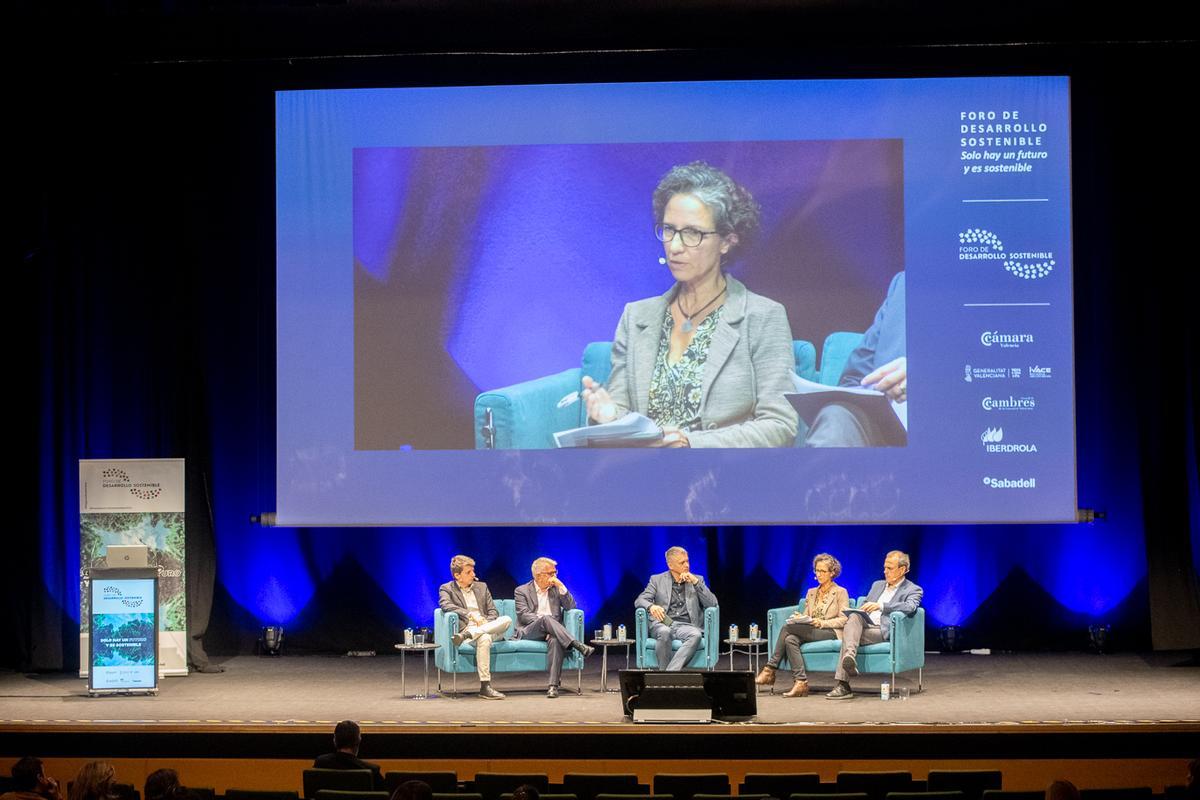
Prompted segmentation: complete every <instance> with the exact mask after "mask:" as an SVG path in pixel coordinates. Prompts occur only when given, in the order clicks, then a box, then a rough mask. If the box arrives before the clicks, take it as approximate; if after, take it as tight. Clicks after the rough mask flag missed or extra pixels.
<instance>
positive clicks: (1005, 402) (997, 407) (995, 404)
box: [982, 394, 1037, 411]
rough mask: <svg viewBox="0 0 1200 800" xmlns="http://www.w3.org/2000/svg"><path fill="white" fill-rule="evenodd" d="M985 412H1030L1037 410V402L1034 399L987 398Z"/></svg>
mask: <svg viewBox="0 0 1200 800" xmlns="http://www.w3.org/2000/svg"><path fill="white" fill-rule="evenodd" d="M982 405H983V410H984V411H1030V410H1032V409H1035V408H1037V400H1035V399H1034V398H1033V397H1013V396H1012V395H1011V394H1010V395H1009V396H1008V397H985V398H983V402H982Z"/></svg>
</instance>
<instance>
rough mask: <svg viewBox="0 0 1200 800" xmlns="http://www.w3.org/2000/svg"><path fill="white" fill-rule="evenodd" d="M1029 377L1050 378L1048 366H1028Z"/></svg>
mask: <svg viewBox="0 0 1200 800" xmlns="http://www.w3.org/2000/svg"><path fill="white" fill-rule="evenodd" d="M1029 377H1031V378H1052V377H1054V376H1053V375H1052V374H1051V372H1050V367H1038V366H1033V367H1030V368H1029Z"/></svg>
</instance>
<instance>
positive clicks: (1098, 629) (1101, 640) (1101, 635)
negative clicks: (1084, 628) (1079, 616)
mask: <svg viewBox="0 0 1200 800" xmlns="http://www.w3.org/2000/svg"><path fill="white" fill-rule="evenodd" d="M1111 634H1112V625H1088V640H1089V641H1090V642H1091V643H1092V649H1093V650H1095V651H1096V652H1097V653H1099V654H1100V655H1104V648H1105V647H1106V646H1107V645H1108V637H1109V636H1110V635H1111Z"/></svg>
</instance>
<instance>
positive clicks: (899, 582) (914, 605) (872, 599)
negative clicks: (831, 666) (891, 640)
mask: <svg viewBox="0 0 1200 800" xmlns="http://www.w3.org/2000/svg"><path fill="white" fill-rule="evenodd" d="M911 565H912V561H911V560H910V559H909V557H908V553H903V552H901V551H899V550H893V551H892V552H890V553H888V554H887V557H886V558H885V559H884V560H883V580H881V581H875V583H873V584H871V591H870V592H868V593H867V599H866V601H865V602H864V603H863V604H862V605H861V606H859V607H858V609H850V611H855V610H857V611H862V612H864V613H862V614H857V613H850V612H849V611H848V612H847V613H846V617H847V619H846V627H844V628H842V651H841V653H840V654H839V658H838V668H837V671H836V672H834V673H833V677H834V678H835V679H836V680H837V686H835V687H833V691H832V692H830V693H829V694H827V695H825V696H826V697H828V698H829V699H830V700H848V699H850V698H851V697H854V692H852V691H850V678H851V677H853V676H855V675H857V674H858V661H857V658H858V646H859V645H860V644H878V643H879V642H886V641H887V640H888V637H889V636H890V635H891V633H892V620H891V618H890V616H889V615H890V614H892V613H893V612H896V611H900V612H902V613H904V614H905V615H906V616H909V617H911V616H912V615H913V614H916V613H917V609H918V608H920V607H921V598H922V597H924V596H925V590H924V589H922V588H921V587H920V586H917V585H916V584H915V583H913V582H912V581H910V580H909V579H908V578H906V577H905V575H907V574H908V569H909V567H910V566H911Z"/></svg>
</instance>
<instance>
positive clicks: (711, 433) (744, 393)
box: [607, 275, 797, 447]
mask: <svg viewBox="0 0 1200 800" xmlns="http://www.w3.org/2000/svg"><path fill="white" fill-rule="evenodd" d="M726 279H727V280H728V281H729V291H728V294H727V296H726V299H725V310H724V311H722V312H721V320H720V322H719V323H718V325H717V330H716V332H715V333H714V335H713V339H712V344H711V345H710V346H709V351H708V361H707V362H706V363H705V365H704V384H703V386H702V388H701V394H700V427H699V429H698V430H695V431H691V432H689V433H688V441H689V442H690V443H691V445H692V447H790V446H791V445H792V443H793V441H794V440H795V438H796V426H797V416H796V412H795V410H794V409H793V408H792V405H791V403H789V402H788V401H787V399H786V398H784V396H783V393H784V392H790V391H792V373H793V372H794V371H795V369H796V358H795V355H794V353H793V351H792V329H791V326H790V325H788V319H787V312H786V311H784V309H783V306H781V305H780V304H779V303H776V302H775V301H774V300H768V299H767V298H765V297H763V296H761V295H757V294H755V293H754V292H751V291H750V290H748V289H747V288H746V287H745V286H744V285H742V283H741V281H739V280H738V279H737V278H734V277H732V276H729V275H727V276H726ZM677 291H678V285H676V286H673V287H672V288H671V289H670V290H669V291H667V292H666V293H665V294H663V295H660V296H659V297H650V298H647V299H645V300H638V301H637V302H635V303H629V304H628V305H626V306H625V311H624V313H622V314H621V321H620V322H619V323H617V332H616V334H615V336H614V337H613V349H612V374H611V375H610V376H609V379H608V384H607V388H608V393H609V394H610V395H611V396H612V399H613V402H615V403H616V405H617V407H618V409H619V411H618V415H619V414H624V413H625V412H627V411H637V412H638V413H641V414H645V413H646V411H647V409H648V408H649V406H650V379H651V377H652V376H653V374H654V359H655V356H657V355H658V343H659V337H660V334H661V327H662V321H663V315H664V314H665V313H666V312H667V306H668V305H670V303H672V302H673V301H674V300H675V293H676V292H677Z"/></svg>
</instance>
